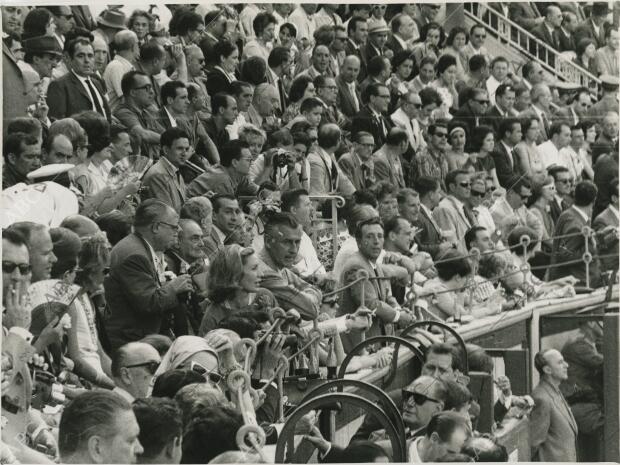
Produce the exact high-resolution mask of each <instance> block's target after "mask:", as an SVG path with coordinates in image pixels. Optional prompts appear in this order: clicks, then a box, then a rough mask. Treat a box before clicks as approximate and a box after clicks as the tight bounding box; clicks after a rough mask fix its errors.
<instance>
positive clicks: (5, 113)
mask: <svg viewBox="0 0 620 465" xmlns="http://www.w3.org/2000/svg"><path fill="white" fill-rule="evenodd" d="M2 79H3V80H2V90H3V92H2V99H3V100H2V117H3V118H4V121H5V122H6V121H8V120H10V119H11V118H16V117H18V116H27V112H26V109H27V108H28V101H27V99H26V96H25V93H26V84H25V83H24V78H23V76H22V72H21V70H20V69H19V66H17V60H15V57H14V56H13V53H12V52H11V50H10V49H9V47H7V45H6V44H5V43H4V42H2ZM3 128H4V132H5V133H6V123H5V124H4V125H3Z"/></svg>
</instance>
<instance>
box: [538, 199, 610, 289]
mask: <svg viewBox="0 0 620 465" xmlns="http://www.w3.org/2000/svg"><path fill="white" fill-rule="evenodd" d="M575 208H576V207H574V206H573V207H571V208H568V209H566V210H565V211H564V212H563V213H562V214H561V215H560V217H559V218H558V221H557V223H556V225H555V232H554V234H553V235H554V236H565V235H567V234H576V233H581V230H582V228H583V227H584V226H586V225H587V226H590V224H589V223H590V222H589V221H588V223H586V221H585V220H584V219H583V216H581V214H580V213H579V212H577V210H576V209H575ZM588 251H589V252H590V253H591V254H592V255H597V253H598V252H597V248H596V242H595V240H594V238H593V237H590V238H589V239H588ZM584 252H585V243H584V238H583V236H582V235H581V234H578V235H575V236H572V237H565V238H561V239H554V241H553V248H552V250H551V264H552V265H555V264H558V263H564V262H568V261H572V260H581V257H582V255H583V253H584ZM570 275H572V276H574V277H575V278H577V279H579V281H580V284H581V285H582V286H584V285H585V282H586V266H585V264H584V263H583V262H579V263H575V264H572V265H564V266H554V267H553V268H550V269H549V279H550V280H554V279H557V278H562V277H564V276H570ZM600 278H601V276H600V264H599V260H598V258H594V259H593V260H592V262H591V263H590V287H597V286H598V285H599V284H600Z"/></svg>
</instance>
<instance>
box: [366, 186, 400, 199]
mask: <svg viewBox="0 0 620 465" xmlns="http://www.w3.org/2000/svg"><path fill="white" fill-rule="evenodd" d="M372 192H373V193H374V194H375V197H376V199H377V201H379V202H380V201H381V199H383V198H384V197H386V196H388V195H391V196H392V197H394V198H395V197H396V194H398V188H397V187H396V186H395V185H394V184H392V183H390V182H389V181H379V182H378V183H376V184H375V185H374V186H373V187H372Z"/></svg>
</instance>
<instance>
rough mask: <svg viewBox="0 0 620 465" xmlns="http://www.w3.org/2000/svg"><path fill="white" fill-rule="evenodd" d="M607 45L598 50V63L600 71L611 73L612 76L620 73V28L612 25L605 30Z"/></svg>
mask: <svg viewBox="0 0 620 465" xmlns="http://www.w3.org/2000/svg"><path fill="white" fill-rule="evenodd" d="M605 43H606V44H607V45H605V46H604V47H601V48H599V49H598V50H597V51H596V57H595V59H596V65H597V69H598V73H599V75H600V74H609V75H611V76H618V75H620V71H619V69H618V61H619V58H618V54H619V52H620V51H619V50H618V47H619V46H620V32H618V29H616V28H613V27H610V28H607V31H605Z"/></svg>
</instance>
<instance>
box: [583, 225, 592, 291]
mask: <svg viewBox="0 0 620 465" xmlns="http://www.w3.org/2000/svg"><path fill="white" fill-rule="evenodd" d="M581 233H582V234H583V240H584V252H583V255H582V259H583V262H584V263H585V265H586V287H590V262H591V261H592V254H591V253H590V236H591V235H592V229H590V227H588V226H584V227H583V228H582V230H581Z"/></svg>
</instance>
